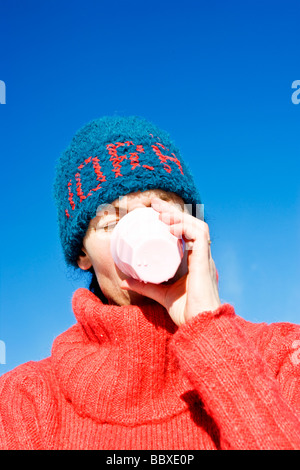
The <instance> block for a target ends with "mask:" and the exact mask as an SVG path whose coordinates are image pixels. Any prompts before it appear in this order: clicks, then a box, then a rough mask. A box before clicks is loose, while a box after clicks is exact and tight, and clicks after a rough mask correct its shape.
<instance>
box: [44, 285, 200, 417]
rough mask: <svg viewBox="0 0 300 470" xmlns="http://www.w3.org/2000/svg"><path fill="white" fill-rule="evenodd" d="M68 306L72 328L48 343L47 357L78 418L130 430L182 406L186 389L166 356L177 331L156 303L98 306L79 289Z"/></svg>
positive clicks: (89, 295)
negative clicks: (75, 320) (118, 425)
mask: <svg viewBox="0 0 300 470" xmlns="http://www.w3.org/2000/svg"><path fill="white" fill-rule="evenodd" d="M72 305H73V310H74V314H75V317H76V319H77V324H76V325H74V326H73V327H72V328H70V329H69V330H67V331H66V332H65V333H63V334H62V335H60V336H59V337H58V338H57V339H56V340H55V341H54V343H53V349H52V358H53V361H54V368H55V372H56V375H57V378H58V381H59V384H60V387H61V389H62V391H63V393H64V394H65V396H66V398H67V399H68V400H69V401H71V402H72V403H73V405H74V406H75V408H76V409H77V411H78V412H79V414H81V415H83V416H89V417H92V418H93V419H96V420H97V421H101V422H110V423H119V424H123V425H127V426H132V425H134V424H142V423H146V422H148V421H153V420H161V419H163V418H166V417H168V416H172V415H175V414H178V413H179V412H181V411H183V410H184V409H185V408H187V404H186V402H185V401H184V400H183V398H182V395H183V394H184V393H185V392H187V391H188V390H190V389H191V385H190V383H189V382H188V379H187V378H186V377H185V376H183V375H182V373H181V371H180V370H179V369H178V366H177V363H176V359H175V357H173V355H172V354H171V352H169V342H170V340H171V338H172V337H173V335H174V333H175V332H176V330H177V327H176V325H175V324H174V323H173V321H172V320H171V318H170V317H169V315H168V313H167V312H166V310H165V309H164V308H163V307H162V306H161V305H159V304H156V303H155V304H151V305H144V306H135V305H130V306H121V307H120V306H115V305H104V304H103V303H102V302H101V301H100V300H99V299H98V297H96V296H95V295H94V294H93V293H92V292H90V291H89V290H87V289H83V288H80V289H78V290H77V291H76V292H75V293H74V295H73V300H72Z"/></svg>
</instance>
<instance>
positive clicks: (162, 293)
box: [121, 278, 167, 307]
mask: <svg viewBox="0 0 300 470" xmlns="http://www.w3.org/2000/svg"><path fill="white" fill-rule="evenodd" d="M121 288H122V289H125V290H133V291H134V292H137V293H138V294H141V295H144V296H145V297H149V298H150V299H153V300H155V301H156V302H158V303H160V304H161V305H162V306H163V307H166V305H165V297H166V289H167V286H162V285H160V284H152V283H151V282H147V283H145V282H142V281H137V280H136V279H132V278H128V279H124V280H123V281H122V282H121Z"/></svg>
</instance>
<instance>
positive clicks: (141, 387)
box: [0, 289, 300, 450]
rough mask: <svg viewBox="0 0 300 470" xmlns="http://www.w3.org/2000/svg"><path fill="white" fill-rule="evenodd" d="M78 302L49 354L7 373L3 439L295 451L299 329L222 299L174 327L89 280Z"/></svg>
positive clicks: (14, 443)
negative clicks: (255, 318)
mask: <svg viewBox="0 0 300 470" xmlns="http://www.w3.org/2000/svg"><path fill="white" fill-rule="evenodd" d="M73 310H74V314H75V316H76V319H77V323H76V324H75V325H74V326H73V327H71V328H70V329H69V330H67V331H66V332H65V333H63V334H61V335H60V336H59V337H58V338H57V339H56V340H55V341H54V344H53V348H52V354H51V356H50V357H49V358H47V359H44V360H43V361H39V362H29V363H27V364H24V365H22V366H19V367H17V368H16V369H14V370H13V371H11V372H9V373H7V374H5V375H3V376H2V377H1V378H0V449H111V450H117V449H137V450H138V449H152V450H159V449H169V450H171V449H175V450H180V449H189V450H193V449H300V424H299V409H300V406H299V403H300V397H299V389H300V387H299V367H300V365H299V364H298V361H297V360H292V358H293V357H294V358H295V356H293V353H294V352H295V351H294V349H293V344H296V343H295V341H296V340H299V339H300V331H299V327H297V326H295V325H291V324H284V323H282V324H274V325H267V324H252V323H250V322H247V321H245V320H243V319H242V318H240V317H238V316H237V315H236V314H235V312H234V309H233V307H232V306H230V305H227V304H225V305H222V306H221V307H220V308H219V309H218V310H216V311H215V312H205V313H202V314H199V315H197V316H196V317H194V318H193V319H192V320H190V321H189V322H187V323H186V324H185V325H182V326H180V327H179V328H177V327H176V326H175V325H174V323H173V322H172V321H171V319H170V317H169V315H168V314H167V312H166V311H165V310H164V309H163V308H162V307H161V306H159V305H157V304H153V305H147V306H146V305H145V306H141V307H137V306H126V307H117V306H111V305H103V304H102V303H101V301H100V300H99V299H98V298H97V297H96V296H95V295H94V294H92V293H91V292H89V291H88V290H86V289H78V290H77V291H76V292H75V294H74V296H73ZM297 344H298V343H297Z"/></svg>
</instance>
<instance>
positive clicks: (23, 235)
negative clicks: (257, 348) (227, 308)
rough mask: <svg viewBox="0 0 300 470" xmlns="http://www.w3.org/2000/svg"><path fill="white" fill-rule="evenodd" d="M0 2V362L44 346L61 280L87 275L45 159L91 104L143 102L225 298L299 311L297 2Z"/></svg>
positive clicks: (59, 303)
mask: <svg viewBox="0 0 300 470" xmlns="http://www.w3.org/2000/svg"><path fill="white" fill-rule="evenodd" d="M0 9H1V12H0V39H1V56H0V57H1V59H0V80H2V81H4V82H5V84H6V104H5V105H2V104H1V105H0V153H1V176H2V178H1V186H2V188H1V196H2V197H1V216H2V223H1V227H2V230H1V245H2V256H1V304H0V307H1V311H0V340H1V341H2V343H0V344H1V345H2V351H3V345H5V350H6V351H5V352H6V354H5V362H6V363H5V364H0V374H3V373H5V372H7V371H8V370H11V369H12V368H14V367H16V366H17V365H19V364H21V363H24V362H27V361H29V360H39V359H42V358H44V357H46V356H48V355H49V354H50V351H51V345H52V342H53V339H54V338H55V337H56V336H57V335H58V334H60V333H62V332H63V331H64V330H65V329H67V328H68V327H70V326H71V325H72V324H74V321H75V319H74V316H73V313H72V310H71V298H72V293H73V292H74V290H75V289H76V288H77V287H79V286H85V285H86V283H85V280H84V278H82V277H81V276H80V275H78V276H77V277H75V278H74V276H73V275H72V273H70V272H68V271H67V269H66V268H65V266H64V261H63V258H62V252H61V248H60V244H59V239H58V231H57V225H56V210H55V206H54V202H53V198H52V185H53V178H54V166H55V162H56V160H57V158H58V156H59V154H60V153H61V152H62V151H63V150H64V148H65V147H66V146H67V145H68V143H69V141H70V139H71V138H72V136H73V134H74V133H75V132H76V131H77V129H78V128H80V127H81V126H82V125H83V124H85V123H86V122H88V121H90V120H91V119H94V118H97V117H101V116H103V115H112V114H121V115H133V114H134V115H139V116H143V117H145V118H147V119H149V120H151V121H153V122H154V123H155V124H157V125H158V126H160V127H162V128H163V129H165V130H166V131H168V132H169V133H170V134H171V136H172V138H173V140H174V141H175V142H176V144H177V145H178V146H179V147H180V149H181V152H182V154H183V155H184V157H185V159H186V160H187V162H188V164H189V166H190V168H191V170H192V172H193V173H194V175H195V180H196V183H197V186H198V188H199V191H200V193H201V196H202V200H203V202H204V204H205V215H206V218H207V221H208V223H209V226H210V231H211V238H212V241H213V245H212V252H213V256H214V259H215V262H216V265H217V268H218V271H219V275H220V296H221V299H222V301H224V302H230V303H232V304H233V305H234V306H235V309H236V313H237V314H238V315H240V316H242V317H244V318H246V319H247V320H249V321H254V322H262V321H265V322H268V323H271V322H277V321H288V322H294V323H298V322H299V305H300V267H299V266H300V263H299V261H300V191H299V174H300V163H299V161H300V160H299V157H300V155H299V150H300V132H299V131H300V129H299V124H300V104H299V105H296V104H293V102H292V100H291V97H292V93H293V92H294V91H295V90H293V89H292V83H293V82H294V81H295V80H300V61H299V43H300V38H299V35H300V33H299V10H300V5H299V1H298V0H297V1H296V0H294V1H277V0H273V1H269V0H261V1H253V0H252V1H248V0H245V1H243V2H240V1H233V0H228V1H226V2H224V1H221V0H218V1H214V0H212V1H210V2H204V1H201V0H198V1H192V0H186V1H184V2H182V1H177V0H173V1H169V0H168V1H161V0H160V1H157V0H154V1H151V2H148V1H147V0H146V1H143V2H141V1H139V2H138V1H132V0H126V1H125V0H124V1H121V0H118V1H116V0H110V1H109V2H108V1H105V2H104V1H102V0H98V1H92V0H86V1H85V2H78V1H74V0H73V1H72V2H71V1H70V0H69V1H66V0H59V1H58V0H51V1H49V0H44V1H37V0H32V1H30V0H18V1H16V0H2V1H1V2H0ZM0 349H1V348H0ZM0 362H1V357H0ZM2 362H4V361H3V352H2Z"/></svg>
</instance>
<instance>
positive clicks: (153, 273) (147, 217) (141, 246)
mask: <svg viewBox="0 0 300 470" xmlns="http://www.w3.org/2000/svg"><path fill="white" fill-rule="evenodd" d="M183 252H184V242H183V240H182V239H179V238H177V237H175V236H174V235H173V234H172V233H170V230H169V228H168V226H167V225H166V224H165V223H164V222H162V221H161V220H160V219H159V213H158V212H157V211H155V210H154V209H152V208H151V207H146V208H137V209H134V210H133V211H131V212H129V213H128V214H126V215H125V216H124V217H123V218H122V219H121V220H120V221H119V222H118V224H117V225H116V227H115V228H114V230H113V232H112V237H111V253H112V257H113V260H114V262H115V264H116V265H117V266H118V268H119V269H120V270H121V271H122V272H123V273H124V274H126V275H127V276H129V277H132V278H134V279H137V280H139V281H143V282H151V283H154V284H160V283H162V282H165V281H168V280H169V279H171V278H172V277H173V276H174V275H175V274H176V271H177V269H178V267H179V265H180V263H181V260H182V257H183Z"/></svg>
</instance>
